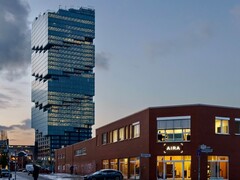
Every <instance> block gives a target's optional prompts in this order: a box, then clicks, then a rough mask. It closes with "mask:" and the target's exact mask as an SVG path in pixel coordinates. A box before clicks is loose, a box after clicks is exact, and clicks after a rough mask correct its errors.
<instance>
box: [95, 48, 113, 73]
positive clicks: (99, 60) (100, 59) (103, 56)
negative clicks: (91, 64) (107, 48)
mask: <svg viewBox="0 0 240 180" xmlns="http://www.w3.org/2000/svg"><path fill="white" fill-rule="evenodd" d="M109 60H110V55H109V54H107V53H105V52H100V53H96V57H95V63H96V67H97V68H100V69H104V70H108V69H109Z"/></svg>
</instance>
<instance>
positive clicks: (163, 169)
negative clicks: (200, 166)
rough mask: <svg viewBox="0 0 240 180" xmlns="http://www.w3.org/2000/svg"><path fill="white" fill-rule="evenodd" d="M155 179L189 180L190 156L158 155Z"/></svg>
mask: <svg viewBox="0 0 240 180" xmlns="http://www.w3.org/2000/svg"><path fill="white" fill-rule="evenodd" d="M157 179H158V180H163V179H169V180H190V179H191V156H158V157H157Z"/></svg>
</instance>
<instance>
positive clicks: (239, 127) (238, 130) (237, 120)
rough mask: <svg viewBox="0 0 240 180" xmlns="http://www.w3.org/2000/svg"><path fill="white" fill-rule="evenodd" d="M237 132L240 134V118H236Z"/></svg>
mask: <svg viewBox="0 0 240 180" xmlns="http://www.w3.org/2000/svg"><path fill="white" fill-rule="evenodd" d="M235 127H236V134H239V135H240V118H235Z"/></svg>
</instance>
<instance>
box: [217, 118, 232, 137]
mask: <svg viewBox="0 0 240 180" xmlns="http://www.w3.org/2000/svg"><path fill="white" fill-rule="evenodd" d="M229 120H230V118H228V117H215V133H216V134H229V126H228V122H229Z"/></svg>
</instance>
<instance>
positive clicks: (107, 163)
mask: <svg viewBox="0 0 240 180" xmlns="http://www.w3.org/2000/svg"><path fill="white" fill-rule="evenodd" d="M102 168H103V169H109V162H108V160H103V161H102Z"/></svg>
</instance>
